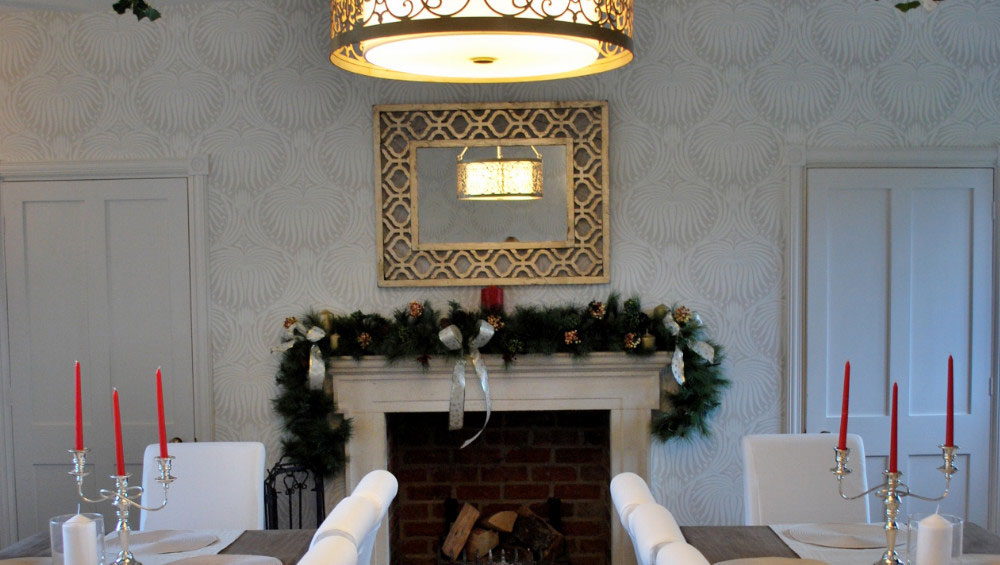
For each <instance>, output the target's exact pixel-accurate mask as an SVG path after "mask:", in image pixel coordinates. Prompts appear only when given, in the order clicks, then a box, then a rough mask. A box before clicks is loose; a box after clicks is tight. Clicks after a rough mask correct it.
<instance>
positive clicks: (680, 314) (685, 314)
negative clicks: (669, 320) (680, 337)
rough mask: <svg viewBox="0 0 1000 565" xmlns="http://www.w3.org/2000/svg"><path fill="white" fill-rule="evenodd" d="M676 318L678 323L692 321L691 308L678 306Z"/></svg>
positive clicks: (675, 312) (675, 313)
mask: <svg viewBox="0 0 1000 565" xmlns="http://www.w3.org/2000/svg"><path fill="white" fill-rule="evenodd" d="M674 320H676V321H677V323H678V324H686V323H688V322H690V321H691V310H689V309H688V308H687V307H685V306H678V307H677V308H674Z"/></svg>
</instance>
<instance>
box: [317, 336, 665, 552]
mask: <svg viewBox="0 0 1000 565" xmlns="http://www.w3.org/2000/svg"><path fill="white" fill-rule="evenodd" d="M484 358H485V359H486V364H487V366H488V367H489V375H490V377H489V381H490V390H491V398H492V404H493V414H494V417H496V415H497V414H500V413H502V412H520V411H527V412H551V411H562V410H603V411H607V413H608V436H609V440H610V445H611V447H610V453H611V456H610V474H611V476H614V475H616V474H618V473H621V472H624V471H632V472H634V473H637V474H639V476H641V477H643V478H647V479H648V477H649V448H650V445H649V420H650V411H651V410H653V409H655V408H657V407H659V396H660V394H659V392H660V376H659V375H660V369H661V368H663V367H664V366H665V365H667V364H668V363H669V358H668V356H667V354H666V353H664V352H658V353H656V354H654V355H650V356H648V357H639V356H635V355H625V354H624V353H592V354H590V355H588V356H587V357H585V358H582V359H578V358H573V357H571V356H569V355H566V354H556V355H524V356H519V357H518V359H517V361H516V363H514V364H513V365H512V366H511V367H509V368H504V366H503V360H502V359H500V358H499V357H498V356H496V357H494V356H484ZM454 364H455V363H454V361H449V360H447V359H437V358H436V359H432V360H431V362H430V365H429V367H427V368H425V369H422V368H420V367H418V366H415V365H416V363H415V362H409V363H408V362H404V361H400V362H397V363H388V362H387V361H386V360H385V359H382V358H377V357H365V358H363V359H361V360H360V361H354V360H352V359H350V358H342V359H337V360H334V361H333V362H331V363H330V365H329V366H328V369H329V371H330V377H331V379H332V385H333V391H334V397H335V398H336V401H337V405H338V408H339V409H340V411H341V412H342V413H343V414H344V415H345V416H347V417H349V418H351V420H352V421H353V423H354V428H353V434H352V435H351V438H350V440H349V441H348V444H347V456H348V458H349V459H348V464H347V472H346V473H345V477H344V478H345V481H346V484H345V488H346V489H347V490H348V491H350V490H351V489H353V488H354V487H355V486H356V485H357V484H358V481H360V480H361V477H363V476H364V475H365V474H366V473H368V472H369V471H371V470H374V469H387V468H388V445H387V444H388V442H387V433H386V432H387V430H386V415H387V414H396V413H408V412H436V413H445V412H447V411H448V398H449V390H450V388H451V380H452V369H453V367H454ZM476 384H477V381H476V380H475V379H474V378H471V379H470V380H469V388H468V391H467V394H466V402H465V409H466V412H467V415H468V416H469V418H470V419H468V420H466V425H467V426H472V425H473V423H472V420H471V418H472V416H473V415H474V414H476V413H482V412H484V411H485V409H486V405H485V402H484V400H483V394H482V392H481V391H480V390H479V389H478V387H477V386H476ZM492 425H493V422H492V420H491V422H490V426H491V427H492ZM488 429H489V428H488ZM389 530H390V528H389V527H388V524H383V526H382V527H381V528H379V531H378V536H377V537H376V542H375V548H374V555H373V557H372V562H373V563H382V564H384V563H389V562H390V555H389V551H390V550H389ZM611 563H612V564H613V565H631V564H634V563H635V553H634V552H633V551H632V547H631V543H629V540H628V534H626V533H625V530H624V529H623V528H622V527H621V523H620V522H619V521H618V520H611Z"/></svg>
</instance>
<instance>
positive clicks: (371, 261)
mask: <svg viewBox="0 0 1000 565" xmlns="http://www.w3.org/2000/svg"><path fill="white" fill-rule="evenodd" d="M108 4H109V7H110V4H111V1H110V0H109V1H108ZM163 11H164V15H163V18H162V19H161V20H159V21H157V22H153V23H150V22H146V21H144V22H142V23H137V22H136V21H135V19H134V18H132V17H131V16H123V17H118V16H117V15H115V14H114V13H112V12H111V11H110V9H109V10H108V12H107V13H106V14H98V15H86V16H84V15H80V14H76V15H74V14H67V13H62V12H61V13H42V12H38V13H31V12H24V11H16V10H13V9H0V160H5V161H35V160H80V159H119V158H167V157H182V156H187V155H189V154H209V155H211V156H212V173H211V176H210V178H209V201H210V202H209V208H210V210H209V214H210V225H211V255H210V266H209V271H210V277H211V301H212V310H211V317H212V339H213V347H214V364H215V375H214V380H215V387H216V394H215V398H216V423H217V431H218V438H219V439H226V440H238V439H261V440H263V441H264V442H265V443H266V444H267V446H268V449H269V451H270V452H271V455H272V457H273V456H276V454H277V453H278V450H279V436H280V433H281V429H280V423H279V421H278V420H277V418H276V417H275V416H274V414H273V413H272V411H271V405H270V401H271V398H272V397H273V396H274V394H275V392H276V389H275V385H274V370H275V368H276V362H277V357H276V356H275V355H272V354H271V353H270V351H269V348H270V347H271V346H272V345H274V344H275V343H276V342H277V340H278V337H279V330H280V327H281V322H282V320H283V319H284V318H285V316H288V315H298V314H301V313H303V312H304V311H305V310H306V309H307V308H310V307H317V308H324V307H325V308H330V309H332V310H335V311H338V312H350V311H353V310H357V309H361V310H365V311H372V310H378V311H382V312H384V313H389V312H391V311H392V310H393V309H395V308H398V307H401V306H403V305H404V304H405V303H406V302H407V301H409V300H414V299H421V300H422V299H424V298H428V299H430V300H432V301H433V302H435V303H436V304H437V305H438V306H440V307H442V308H443V307H444V306H445V305H446V302H447V300H449V299H456V300H459V301H460V302H462V303H463V304H465V305H467V306H474V305H475V304H476V303H477V296H478V295H477V292H478V289H476V288H458V289H455V288H448V289H440V290H421V289H379V288H378V287H377V286H376V284H375V253H374V249H373V247H374V242H375V233H374V225H375V224H374V181H373V173H372V167H373V165H372V141H371V140H372V133H371V119H372V118H371V106H372V105H373V104H383V103H419V102H450V101H528V100H573V99H607V100H608V101H609V102H610V113H611V120H610V123H611V135H612V137H611V167H612V168H611V181H612V184H611V238H612V239H611V265H612V267H611V271H612V283H611V284H610V285H607V286H603V285H601V286H563V287H551V288H510V289H508V290H507V292H506V295H507V302H508V303H509V304H518V303H553V302H557V301H564V300H572V301H576V302H586V301H589V300H591V299H603V298H604V297H606V296H607V294H608V292H609V291H610V290H612V289H614V290H618V291H620V292H621V293H622V294H623V295H624V296H626V297H627V296H630V295H632V294H638V295H639V296H640V297H641V299H642V301H643V303H644V304H646V305H647V306H649V307H650V308H651V307H652V306H654V305H655V304H657V303H658V302H666V303H668V304H670V303H679V304H685V305H688V306H690V307H692V308H694V309H695V310H697V311H699V312H700V314H701V316H702V318H703V319H704V321H705V322H706V323H707V324H708V325H709V326H710V327H711V328H712V329H713V333H714V337H715V339H716V340H717V341H719V342H720V343H722V344H724V345H725V346H726V348H727V353H728V358H727V359H728V360H727V362H726V371H727V373H728V375H729V376H730V377H731V378H732V380H733V386H732V387H731V389H730V390H729V391H728V392H727V393H726V395H725V398H724V404H723V407H722V408H721V410H720V411H719V413H718V416H717V417H716V419H715V421H714V423H713V428H714V436H713V437H712V438H711V439H696V440H694V441H692V442H672V443H669V444H667V445H664V446H655V445H654V448H653V460H652V469H653V487H654V490H655V491H656V495H657V497H658V498H660V499H661V500H663V501H665V502H666V503H667V504H668V505H669V506H670V507H671V508H672V509H673V510H674V511H675V513H676V515H677V517H678V519H679V520H680V521H681V522H682V523H736V522H739V521H740V516H741V508H742V502H741V496H742V493H741V483H740V480H739V477H740V472H741V471H740V462H739V450H738V446H739V438H740V436H742V435H743V434H744V433H748V432H775V431H778V430H779V428H780V425H781V418H782V414H781V407H782V406H783V401H782V398H781V396H782V390H781V375H782V371H783V367H784V363H785V359H784V352H783V346H782V337H781V330H780V327H781V322H782V319H783V311H784V307H785V306H784V302H783V299H784V296H785V294H786V289H785V288H784V275H783V268H784V266H783V256H784V250H783V247H784V242H785V240H786V233H785V232H786V230H787V228H788V226H787V225H786V215H787V214H786V212H787V188H786V187H787V183H788V179H787V178H786V169H787V162H786V160H785V156H784V155H783V153H782V151H783V150H782V148H783V147H784V146H785V145H788V144H795V145H806V146H849V147H857V146H875V147H899V146H957V145H962V146H967V145H981V146H993V145H996V144H997V143H1000V108H998V106H1000V78H998V75H1000V3H998V2H995V1H993V0H947V1H946V2H944V3H942V5H941V6H940V7H939V8H938V9H937V10H936V11H934V12H931V13H926V12H924V11H923V10H918V11H915V12H911V13H908V14H902V13H899V12H897V11H896V10H895V9H893V8H892V2H891V0H883V1H882V2H875V1H873V0H780V1H777V2H776V1H774V0H639V1H638V6H637V18H636V19H637V21H638V29H637V31H636V37H635V42H636V46H637V59H636V61H634V62H633V63H631V64H630V65H629V66H628V67H626V68H624V69H621V70H618V71H613V72H610V73H607V74H604V75H598V76H595V77H586V78H579V79H573V80H567V81H558V82H547V83H540V84H515V85H503V86H454V85H427V84H413V83H402V82H392V81H384V80H377V79H368V78H364V77H360V76H356V75H352V74H348V73H346V72H344V71H341V70H339V69H336V68H334V67H333V66H332V65H331V64H330V63H329V62H328V60H327V55H328V53H327V47H328V42H329V39H328V37H329V36H328V27H329V23H328V22H329V4H328V3H326V2H318V1H306V0H256V1H232V2H218V3H211V4H209V5H207V6H204V7H198V6H194V5H190V4H183V5H179V6H178V5H175V6H173V7H170V9H169V10H167V9H164V10H163ZM847 306H848V307H849V305H847ZM859 314H860V313H859Z"/></svg>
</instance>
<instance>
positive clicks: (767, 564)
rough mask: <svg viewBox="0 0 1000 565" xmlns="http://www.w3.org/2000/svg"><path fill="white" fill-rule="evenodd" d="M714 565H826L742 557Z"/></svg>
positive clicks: (805, 560)
mask: <svg viewBox="0 0 1000 565" xmlns="http://www.w3.org/2000/svg"><path fill="white" fill-rule="evenodd" d="M715 565H827V563H826V561H816V560H815V559H802V558H800V557H744V558H741V559H730V560H728V561H719V562H718V563H716V564H715Z"/></svg>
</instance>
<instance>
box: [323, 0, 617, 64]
mask: <svg viewBox="0 0 1000 565" xmlns="http://www.w3.org/2000/svg"><path fill="white" fill-rule="evenodd" d="M330 10H331V25H330V43H331V52H330V61H331V62H332V63H333V64H334V65H336V66H338V67H340V68H342V69H346V70H348V71H352V72H355V73H359V74H363V75H368V76H374V77H381V78H392V79H399V80H415V81H428V82H520V81H532V80H547V79H555V78H566V77H573V76H581V75H587V74H593V73H599V72H603V71H608V70H611V69H615V68H618V67H621V66H623V65H625V64H627V63H628V62H629V61H631V60H632V25H633V22H632V0H610V1H604V0H562V1H560V0H555V1H553V0H332V1H331V2H330Z"/></svg>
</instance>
